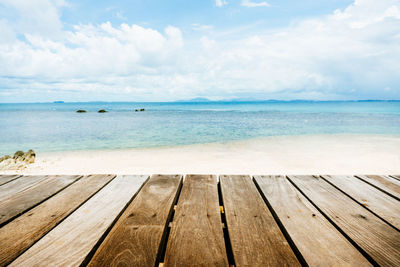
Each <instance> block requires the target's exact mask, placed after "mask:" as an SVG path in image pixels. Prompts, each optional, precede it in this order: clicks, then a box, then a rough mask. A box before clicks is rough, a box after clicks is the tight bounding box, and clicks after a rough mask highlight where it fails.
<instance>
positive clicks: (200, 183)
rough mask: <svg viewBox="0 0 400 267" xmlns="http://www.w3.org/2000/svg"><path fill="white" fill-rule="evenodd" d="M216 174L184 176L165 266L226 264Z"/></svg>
mask: <svg viewBox="0 0 400 267" xmlns="http://www.w3.org/2000/svg"><path fill="white" fill-rule="evenodd" d="M217 182H218V181H217V178H216V176H215V175H187V176H186V178H185V182H184V183H183V187H182V192H181V195H180V197H179V201H178V205H177V207H176V210H175V215H174V220H173V223H172V226H171V232H170V235H169V238H168V244H167V249H166V252H165V261H164V266H228V258H227V254H226V249H225V243H224V236H223V231H222V222H221V214H220V208H219V200H218V188H217Z"/></svg>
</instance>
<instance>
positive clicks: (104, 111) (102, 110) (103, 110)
mask: <svg viewBox="0 0 400 267" xmlns="http://www.w3.org/2000/svg"><path fill="white" fill-rule="evenodd" d="M97 112H98V113H106V112H108V111H107V110H105V109H100V110H99V111H97Z"/></svg>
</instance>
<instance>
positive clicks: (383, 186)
mask: <svg viewBox="0 0 400 267" xmlns="http://www.w3.org/2000/svg"><path fill="white" fill-rule="evenodd" d="M357 177H358V178H359V179H361V180H363V181H364V182H366V183H369V184H372V185H373V186H376V187H377V188H379V189H380V190H382V191H384V192H386V193H387V194H388V195H390V196H392V197H394V198H396V199H397V200H400V181H399V180H397V179H395V178H392V177H390V176H385V175H357Z"/></svg>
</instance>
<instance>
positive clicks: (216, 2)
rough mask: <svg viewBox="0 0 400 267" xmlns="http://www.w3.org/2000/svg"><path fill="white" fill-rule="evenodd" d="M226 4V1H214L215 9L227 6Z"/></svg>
mask: <svg viewBox="0 0 400 267" xmlns="http://www.w3.org/2000/svg"><path fill="white" fill-rule="evenodd" d="M227 4H228V2H227V1H226V0H215V5H216V6H217V7H223V6H224V5H227Z"/></svg>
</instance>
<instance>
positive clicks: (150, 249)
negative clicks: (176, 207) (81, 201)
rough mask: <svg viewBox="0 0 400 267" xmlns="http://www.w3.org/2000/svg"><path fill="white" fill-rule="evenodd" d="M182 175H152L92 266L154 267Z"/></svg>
mask: <svg viewBox="0 0 400 267" xmlns="http://www.w3.org/2000/svg"><path fill="white" fill-rule="evenodd" d="M181 183H182V175H152V176H151V178H150V179H149V180H148V181H147V182H146V184H145V185H144V186H143V188H142V189H141V190H140V191H139V193H138V195H137V196H136V197H135V199H134V200H133V201H132V202H131V203H130V205H129V206H128V207H127V208H126V210H125V211H124V213H123V214H122V215H121V217H120V218H119V219H118V221H117V222H116V223H115V225H114V226H113V228H112V229H111V231H110V233H109V234H108V235H107V236H106V238H105V239H104V241H103V242H102V243H101V245H100V246H99V248H98V249H97V251H96V253H95V254H94V256H93V258H92V259H91V261H90V262H89V265H90V266H154V265H155V263H156V258H157V253H158V250H159V247H160V243H161V242H162V237H163V234H164V231H165V228H166V224H167V221H168V219H169V217H170V216H171V213H172V206H173V204H174V202H175V200H176V197H177V194H178V191H179V188H180V186H181Z"/></svg>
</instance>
